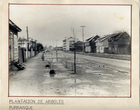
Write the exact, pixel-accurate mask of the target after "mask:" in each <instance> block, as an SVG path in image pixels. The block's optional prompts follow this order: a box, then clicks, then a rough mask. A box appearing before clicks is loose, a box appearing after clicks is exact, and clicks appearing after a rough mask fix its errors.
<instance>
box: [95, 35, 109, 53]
mask: <svg viewBox="0 0 140 110" xmlns="http://www.w3.org/2000/svg"><path fill="white" fill-rule="evenodd" d="M110 37H111V36H110V35H107V36H105V37H102V38H98V39H97V40H96V41H95V42H96V53H108V47H109V43H108V39H109V38H110Z"/></svg>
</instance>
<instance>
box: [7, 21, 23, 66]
mask: <svg viewBox="0 0 140 110" xmlns="http://www.w3.org/2000/svg"><path fill="white" fill-rule="evenodd" d="M20 31H21V29H20V28H19V27H18V26H17V25H16V24H15V23H13V22H12V21H11V20H9V64H11V62H12V61H13V62H18V61H19V57H18V32H20Z"/></svg>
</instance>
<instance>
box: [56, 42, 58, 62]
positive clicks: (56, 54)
mask: <svg viewBox="0 0 140 110" xmlns="http://www.w3.org/2000/svg"><path fill="white" fill-rule="evenodd" d="M56 59H57V61H58V56H57V40H56Z"/></svg>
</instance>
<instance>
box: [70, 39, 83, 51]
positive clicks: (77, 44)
mask: <svg viewBox="0 0 140 110" xmlns="http://www.w3.org/2000/svg"><path fill="white" fill-rule="evenodd" d="M73 45H75V49H76V51H78V52H82V51H83V45H84V43H83V42H82V41H77V42H75V43H74V44H73Z"/></svg>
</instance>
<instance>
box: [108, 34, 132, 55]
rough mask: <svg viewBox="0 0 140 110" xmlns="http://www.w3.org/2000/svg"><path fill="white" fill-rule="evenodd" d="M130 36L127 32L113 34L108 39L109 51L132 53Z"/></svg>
mask: <svg viewBox="0 0 140 110" xmlns="http://www.w3.org/2000/svg"><path fill="white" fill-rule="evenodd" d="M130 39H131V38H130V36H129V35H128V33H127V32H120V33H116V34H113V35H112V37H111V38H110V39H109V40H108V42H109V49H108V53H115V54H129V55H130V54H131V44H130V43H131V42H130Z"/></svg>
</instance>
